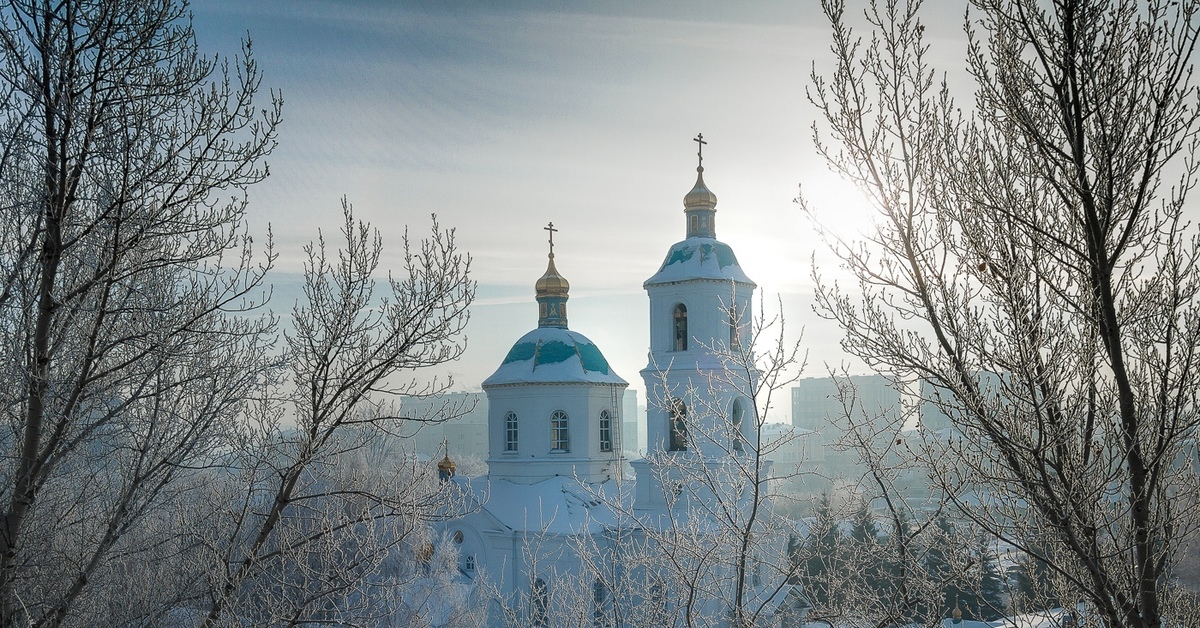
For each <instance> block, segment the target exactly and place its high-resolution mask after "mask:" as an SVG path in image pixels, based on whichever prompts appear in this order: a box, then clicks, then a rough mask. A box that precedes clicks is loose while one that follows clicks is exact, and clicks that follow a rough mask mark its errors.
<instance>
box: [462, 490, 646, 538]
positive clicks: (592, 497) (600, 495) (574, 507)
mask: <svg viewBox="0 0 1200 628" xmlns="http://www.w3.org/2000/svg"><path fill="white" fill-rule="evenodd" d="M469 486H470V490H471V492H472V494H473V495H474V497H475V498H476V499H478V500H479V501H480V502H482V504H481V505H482V508H483V510H485V511H486V512H487V513H488V514H490V515H491V516H492V517H493V518H495V519H496V520H497V521H499V522H500V523H501V524H503V525H504V526H505V527H507V528H509V529H511V530H517V531H525V532H538V533H543V534H560V535H571V534H596V533H599V532H603V531H604V530H605V529H607V528H609V527H611V526H613V525H615V524H616V522H617V520H616V516H615V515H614V514H613V512H612V509H611V508H610V507H609V506H608V504H609V503H614V504H617V503H623V502H627V501H629V500H631V499H632V489H633V483H632V482H627V483H625V484H623V485H621V486H618V484H617V482H616V481H615V480H609V481H607V482H602V483H599V484H584V483H582V482H579V481H578V480H576V479H575V478H572V477H566V476H558V477H553V478H550V479H548V480H542V481H541V482H537V483H535V484H517V483H514V482H509V481H508V480H495V479H493V480H489V478H487V477H481V478H475V479H474V480H471V481H470V484H469ZM485 500H486V501H485Z"/></svg>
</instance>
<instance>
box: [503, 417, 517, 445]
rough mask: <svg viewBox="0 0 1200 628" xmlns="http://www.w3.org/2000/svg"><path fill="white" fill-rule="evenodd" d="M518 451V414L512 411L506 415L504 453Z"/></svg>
mask: <svg viewBox="0 0 1200 628" xmlns="http://www.w3.org/2000/svg"><path fill="white" fill-rule="evenodd" d="M516 450H517V413H516V412H513V411H512V410H509V411H508V414H505V415H504V451H516Z"/></svg>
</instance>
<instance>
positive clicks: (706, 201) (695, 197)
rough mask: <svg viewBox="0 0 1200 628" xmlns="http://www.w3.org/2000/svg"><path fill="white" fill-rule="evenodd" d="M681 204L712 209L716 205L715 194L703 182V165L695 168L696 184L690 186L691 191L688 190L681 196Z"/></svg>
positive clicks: (687, 206)
mask: <svg viewBox="0 0 1200 628" xmlns="http://www.w3.org/2000/svg"><path fill="white" fill-rule="evenodd" d="M683 206H684V207H685V208H692V207H707V208H709V209H712V208H714V207H716V206H717V195H716V194H713V193H712V190H710V189H708V186H707V185H705V184H704V167H703V166H700V167H698V168H696V185H695V186H693V187H692V191H691V192H688V193H687V195H686V196H684V197H683Z"/></svg>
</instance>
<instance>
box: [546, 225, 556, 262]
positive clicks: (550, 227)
mask: <svg viewBox="0 0 1200 628" xmlns="http://www.w3.org/2000/svg"><path fill="white" fill-rule="evenodd" d="M542 229H544V230H546V231H549V232H550V257H554V232H555V231H558V229H555V228H554V223H553V222H551V223H550V224H549V226H546V227H542Z"/></svg>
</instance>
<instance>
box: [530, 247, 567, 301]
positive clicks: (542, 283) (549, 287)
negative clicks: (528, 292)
mask: <svg viewBox="0 0 1200 628" xmlns="http://www.w3.org/2000/svg"><path fill="white" fill-rule="evenodd" d="M570 288H571V284H570V283H568V282H567V278H566V277H563V276H562V275H560V274H558V269H557V268H555V267H554V254H553V253H551V254H550V263H549V264H547V265H546V274H544V275H542V276H541V278H540V279H538V280H537V283H536V284H534V290H536V291H537V296H539V297H565V296H567V290H569V289H570Z"/></svg>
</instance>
